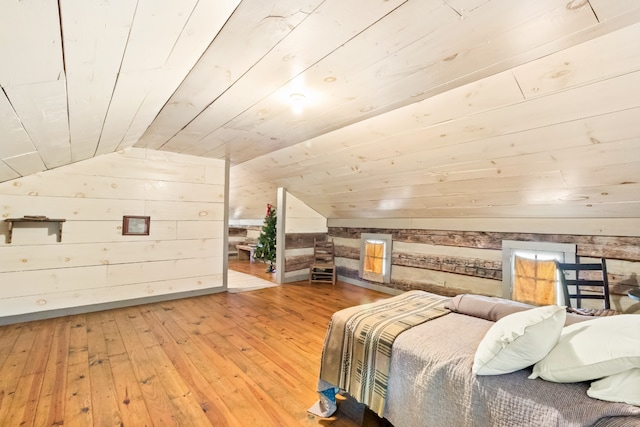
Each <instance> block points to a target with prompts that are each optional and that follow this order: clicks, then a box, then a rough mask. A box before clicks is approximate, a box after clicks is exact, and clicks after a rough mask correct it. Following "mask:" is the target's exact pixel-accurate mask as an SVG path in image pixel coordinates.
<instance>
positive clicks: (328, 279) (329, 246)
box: [309, 239, 337, 285]
mask: <svg viewBox="0 0 640 427" xmlns="http://www.w3.org/2000/svg"><path fill="white" fill-rule="evenodd" d="M333 251H334V245H333V240H331V241H329V240H321V241H318V240H317V239H313V261H312V262H311V266H309V283H310V284H311V283H314V282H316V283H331V284H332V285H335V284H336V277H337V274H336V265H335V259H334V253H333Z"/></svg>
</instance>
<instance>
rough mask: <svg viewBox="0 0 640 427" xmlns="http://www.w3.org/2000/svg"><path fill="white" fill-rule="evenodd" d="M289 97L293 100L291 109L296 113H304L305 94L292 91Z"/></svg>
mask: <svg viewBox="0 0 640 427" xmlns="http://www.w3.org/2000/svg"><path fill="white" fill-rule="evenodd" d="M289 99H290V100H291V109H292V110H293V112H294V114H302V111H303V110H304V99H305V96H304V95H303V94H301V93H292V94H291V95H289Z"/></svg>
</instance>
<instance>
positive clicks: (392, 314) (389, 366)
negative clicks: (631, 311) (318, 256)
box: [310, 291, 640, 427]
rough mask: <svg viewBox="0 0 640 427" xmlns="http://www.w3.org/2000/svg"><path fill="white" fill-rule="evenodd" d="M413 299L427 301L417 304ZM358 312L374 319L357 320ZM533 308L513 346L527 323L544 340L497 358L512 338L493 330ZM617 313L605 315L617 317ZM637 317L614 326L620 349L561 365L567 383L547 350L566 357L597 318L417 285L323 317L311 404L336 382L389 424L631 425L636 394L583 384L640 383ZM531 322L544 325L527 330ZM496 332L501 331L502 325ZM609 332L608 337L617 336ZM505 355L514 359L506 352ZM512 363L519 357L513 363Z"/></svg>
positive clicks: (327, 398) (321, 407) (326, 398)
mask: <svg viewBox="0 0 640 427" xmlns="http://www.w3.org/2000/svg"><path fill="white" fill-rule="evenodd" d="M420 306H424V307H426V309H425V310H423V311H420ZM543 312H545V313H550V314H542V313H543ZM367 313H368V314H367ZM365 314H366V315H365ZM367 315H371V316H372V319H373V320H371V321H370V322H369V321H365V320H363V319H364V318H365V317H366V316H367ZM534 315H535V316H542V317H544V320H543V321H539V320H536V321H535V322H533V323H532V324H533V325H534V326H531V325H527V326H526V328H524V329H522V330H523V331H528V332H527V333H526V334H522V335H518V334H517V333H513V334H514V336H517V339H516V340H515V341H513V342H515V343H517V344H518V346H520V345H521V344H522V343H523V342H524V341H525V338H522V336H525V335H526V337H527V339H529V338H530V337H531V336H534V334H533V331H534V329H535V330H536V331H537V332H536V334H535V335H537V336H540V337H543V338H542V339H543V340H545V341H546V343H543V344H541V343H540V342H538V341H532V342H531V343H528V344H527V345H529V346H530V347H529V348H526V347H523V348H524V349H525V350H526V351H524V355H523V354H517V352H515V354H516V355H517V357H516V358H515V359H518V358H522V359H523V360H516V361H515V362H514V361H513V360H511V361H509V362H508V363H507V362H505V360H508V359H501V358H502V357H503V356H504V355H505V354H507V353H508V352H507V351H505V350H504V349H505V348H507V349H509V351H511V350H512V349H515V348H516V345H515V344H513V345H511V344H510V343H508V344H509V345H506V344H504V343H500V342H498V343H497V344H496V343H492V342H491V341H492V340H491V339H489V338H491V335H492V333H493V334H494V335H495V333H496V332H495V331H496V330H498V329H500V328H505V327H506V328H512V327H513V325H514V324H515V325H518V324H519V322H522V321H523V320H518V319H524V318H526V319H527V320H526V321H527V322H530V320H529V318H533V317H534ZM545 316H546V317H545ZM626 316H637V315H626ZM551 317H553V319H551V320H549V319H550V318H551ZM612 317H619V316H612ZM502 319H504V320H502ZM623 319H624V318H618V319H614V321H616V322H618V323H617V324H620V321H621V320H623ZM638 319H640V316H637V318H636V317H632V318H627V319H626V320H627V323H630V325H629V329H624V328H623V329H624V330H623V331H618V333H622V334H623V335H624V334H626V335H625V339H626V338H627V336H628V337H629V338H630V339H629V340H626V341H625V340H623V341H625V342H624V343H623V344H621V345H620V347H623V349H622V350H621V351H622V352H623V353H624V352H625V351H626V353H624V354H623V355H622V356H624V357H620V358H616V359H615V360H607V361H606V363H600V364H599V365H589V366H586V367H585V369H584V370H582V371H580V372H576V370H575V369H573V370H571V373H570V374H567V375H569V377H568V378H569V380H570V381H571V382H567V378H553V375H555V374H556V372H555V371H553V369H550V368H549V366H551V367H553V368H554V369H555V366H553V365H552V364H551V362H548V361H549V360H551V361H553V357H555V358H556V359H557V360H559V361H560V363H565V362H567V361H569V362H571V360H572V358H570V357H569V358H568V357H566V354H567V353H566V352H567V351H568V352H571V351H575V348H573V347H571V346H573V345H575V342H578V341H579V339H578V338H580V337H582V336H586V334H587V332H589V331H590V330H589V328H594V327H596V326H603V325H604V324H601V323H594V322H600V321H601V319H592V318H591V319H589V318H586V317H585V316H578V315H572V314H567V313H566V311H565V310H564V308H563V307H559V308H558V307H551V306H550V307H547V308H537V307H532V306H528V305H526V304H521V303H517V302H513V301H508V300H502V299H500V298H489V297H482V296H477V295H461V296H458V297H456V298H453V299H450V298H446V297H442V296H438V295H435V294H430V293H427V292H423V291H410V292H406V293H404V294H402V295H399V296H396V297H392V298H389V299H387V300H384V301H380V302H377V303H373V304H366V305H363V306H359V307H352V308H349V309H346V310H341V311H339V312H337V313H335V314H334V315H333V316H332V319H331V322H330V325H329V328H328V330H327V337H326V339H325V346H324V348H323V355H322V363H321V370H320V379H319V382H318V392H319V396H320V400H319V402H318V403H316V405H314V407H312V408H311V409H310V411H311V412H313V413H315V414H316V415H321V416H327V415H329V414H330V413H331V412H332V411H333V410H335V393H336V392H338V391H340V390H342V391H343V392H345V391H346V392H347V393H348V394H350V395H351V396H353V397H354V398H355V399H356V400H358V401H359V402H362V403H364V404H366V405H367V406H368V407H369V408H370V409H371V410H373V412H375V413H377V414H378V415H379V416H380V417H384V418H385V419H386V420H388V421H389V422H390V423H391V424H392V425H393V426H394V427H420V426H424V427H428V426H438V427H439V426H471V427H473V426H478V427H486V426H496V427H500V426H505V427H506V426H545V427H547V426H598V427H604V426H607V427H614V426H615V427H622V426H627V427H630V426H640V407H638V406H636V405H637V404H638V403H637V402H633V403H634V404H629V403H624V402H611V401H607V400H602V399H601V398H597V399H596V398H593V397H590V396H589V395H588V393H591V390H592V388H593V389H595V385H594V386H593V387H592V384H599V383H600V382H603V381H605V380H607V381H609V380H608V379H609V378H614V377H619V378H618V379H617V380H616V381H618V382H614V383H611V382H609V383H606V384H604V386H603V387H604V390H605V391H604V392H601V391H599V392H598V393H601V394H600V397H602V396H603V395H606V394H607V390H609V391H610V390H611V389H614V392H613V393H614V394H615V393H620V390H623V391H622V393H623V394H625V393H626V394H629V395H634V394H635V393H636V391H637V389H638V387H640V382H638V383H637V384H636V380H640V353H639V354H637V355H636V352H640V323H635V322H636V321H637V320H638ZM367 322H368V323H367ZM558 322H560V324H558ZM363 325H364V326H363ZM494 325H495V326H494ZM540 325H543V326H544V328H545V329H544V330H543V329H536V328H541V326H540ZM625 325H626V323H625ZM604 326H606V325H604ZM550 328H555V329H553V330H551V329H550ZM625 328H626V326H625ZM632 328H636V329H635V330H634V329H632ZM617 329H620V328H617ZM583 330H584V331H587V332H581V331H583ZM554 331H557V336H555V338H548V337H549V336H551V335H554V334H556V332H554ZM575 331H578V332H575ZM636 331H637V332H638V333H637V334H636ZM512 332H513V331H511V332H510V333H512ZM501 333H502V334H503V335H504V331H502V332H501ZM576 333H578V338H575V334H576ZM589 333H591V332H589ZM567 334H568V335H567ZM580 334H582V335H580ZM613 335H615V334H613ZM502 339H504V337H503V338H502ZM536 339H538V338H536ZM611 340H613V341H612V342H616V337H615V336H612V337H611ZM498 341H499V340H498ZM618 341H619V340H618ZM627 341H628V342H627ZM487 342H489V344H487ZM492 345H493V347H494V349H496V348H497V350H495V351H496V352H497V353H496V354H497V355H496V354H492V355H491V357H489V359H488V360H490V362H487V363H486V364H483V363H484V362H482V361H481V360H480V359H481V358H482V355H483V354H484V353H483V350H482V349H487V348H491V346H492ZM636 345H637V346H638V348H637V349H635V346H636ZM487 346H489V347H487ZM545 346H547V348H544V347H545ZM563 346H565V347H566V346H569V347H571V348H569V349H568V350H567V348H565V347H563ZM518 350H519V349H518ZM492 351H493V350H492ZM562 352H565V353H562ZM521 353H522V352H521ZM535 353H537V354H535ZM586 353H590V354H588V355H586V356H585V357H586V358H589V357H596V355H594V353H597V351H594V352H586ZM507 355H508V356H509V357H511V359H514V357H513V354H512V353H509V354H507ZM552 356H553V357H552ZM636 356H637V357H636ZM607 357H609V356H607ZM479 358H480V359H479ZM580 358H581V357H578V359H580ZM527 359H530V360H527ZM618 359H620V360H618ZM479 360H480V361H479ZM496 361H499V362H500V365H499V366H498V367H497V368H496V369H497V370H498V372H497V373H496V372H492V373H491V374H487V373H486V372H489V371H491V369H493V367H492V365H491V364H494V365H495V363H496ZM582 362H584V361H582ZM509 363H515V365H513V366H514V367H515V368H514V367H511V369H507V368H505V371H507V372H509V371H510V370H512V372H509V373H502V372H500V369H502V365H508V364H509ZM545 363H546V364H545ZM571 363H573V362H571ZM571 363H570V364H571ZM585 363H587V364H588V363H591V362H585ZM518 364H520V365H523V366H522V367H521V368H519V365H518ZM478 366H480V368H478ZM518 368H519V369H518ZM563 368H564V367H563ZM598 369H602V370H603V371H602V372H604V373H605V374H606V375H604V374H603V379H602V380H601V379H600V378H599V377H597V378H593V379H590V380H589V381H572V378H574V377H571V375H584V372H588V373H589V374H591V373H592V372H594V371H597V370H598ZM565 371H566V370H563V371H561V374H560V376H561V375H565V374H564V372H565ZM552 374H553V375H552ZM627 374H629V375H627ZM631 374H633V375H631ZM596 375H597V374H596ZM541 376H542V377H547V379H542V378H541ZM605 377H606V378H605ZM549 378H551V379H552V380H549ZM621 384H622V385H621ZM607 387H608V389H607ZM621 387H622V388H621ZM625 387H626V388H625ZM626 390H631V392H627V391H626ZM594 393H595V391H594ZM598 393H595V394H596V395H597V394H598ZM626 394H625V396H626ZM605 397H606V398H608V399H609V400H611V398H610V397H607V396H605ZM634 398H636V397H633V398H632V400H633V399H634ZM618 399H619V398H618ZM623 400H628V399H626V397H625V398H624V399H623Z"/></svg>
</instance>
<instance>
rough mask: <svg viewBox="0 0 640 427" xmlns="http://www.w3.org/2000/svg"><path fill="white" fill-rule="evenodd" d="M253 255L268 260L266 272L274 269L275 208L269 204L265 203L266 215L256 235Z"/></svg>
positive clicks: (264, 260)
mask: <svg viewBox="0 0 640 427" xmlns="http://www.w3.org/2000/svg"><path fill="white" fill-rule="evenodd" d="M253 257H254V258H256V259H260V260H262V262H267V261H269V267H268V268H267V273H273V272H274V271H276V268H275V266H274V265H273V262H274V261H275V260H276V210H275V209H273V208H272V206H271V205H270V204H268V205H267V215H266V216H265V217H264V225H263V226H262V231H261V232H260V237H258V245H257V247H256V250H255V251H254V254H253Z"/></svg>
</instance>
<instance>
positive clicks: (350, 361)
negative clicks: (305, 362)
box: [310, 291, 449, 416]
mask: <svg viewBox="0 0 640 427" xmlns="http://www.w3.org/2000/svg"><path fill="white" fill-rule="evenodd" d="M448 300H449V298H447V297H442V296H439V295H434V294H430V293H427V292H424V291H409V292H406V293H404V294H402V295H398V296H395V297H392V298H389V299H386V300H383V301H379V302H376V303H372V304H365V305H360V306H356V307H351V308H347V309H345V310H341V311H338V312H336V313H334V315H333V316H332V318H331V322H330V323H329V328H328V330H327V335H326V337H325V343H324V347H323V350H322V361H321V367H320V381H319V385H318V391H319V394H320V398H321V399H320V400H321V401H320V402H319V403H320V405H319V407H320V408H321V411H317V410H316V411H314V410H313V407H312V408H311V409H310V412H313V413H316V414H318V415H322V416H328V415H330V413H332V412H333V411H334V410H335V405H334V403H335V391H336V389H338V388H339V389H342V390H345V391H346V392H347V393H349V394H350V395H351V396H353V397H354V398H355V399H356V400H358V401H359V402H361V403H364V404H366V405H367V406H368V407H369V408H370V409H371V410H372V411H374V412H376V413H377V414H378V415H380V416H382V413H383V411H384V405H385V399H386V391H387V380H388V375H389V366H390V362H391V346H392V344H393V341H394V340H395V338H396V337H397V336H398V335H399V334H400V333H402V332H403V331H405V330H407V329H409V328H411V327H412V326H415V325H419V324H421V323H424V322H426V321H428V320H431V319H435V318H436V317H440V316H442V315H444V314H447V313H449V310H448V309H446V308H444V304H445V303H446V302H447V301H448ZM331 393H333V394H334V395H333V399H331V396H330V394H331ZM327 398H328V399H329V401H327ZM323 400H325V402H322V401H323ZM332 406H333V407H332ZM319 412H321V413H319Z"/></svg>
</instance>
